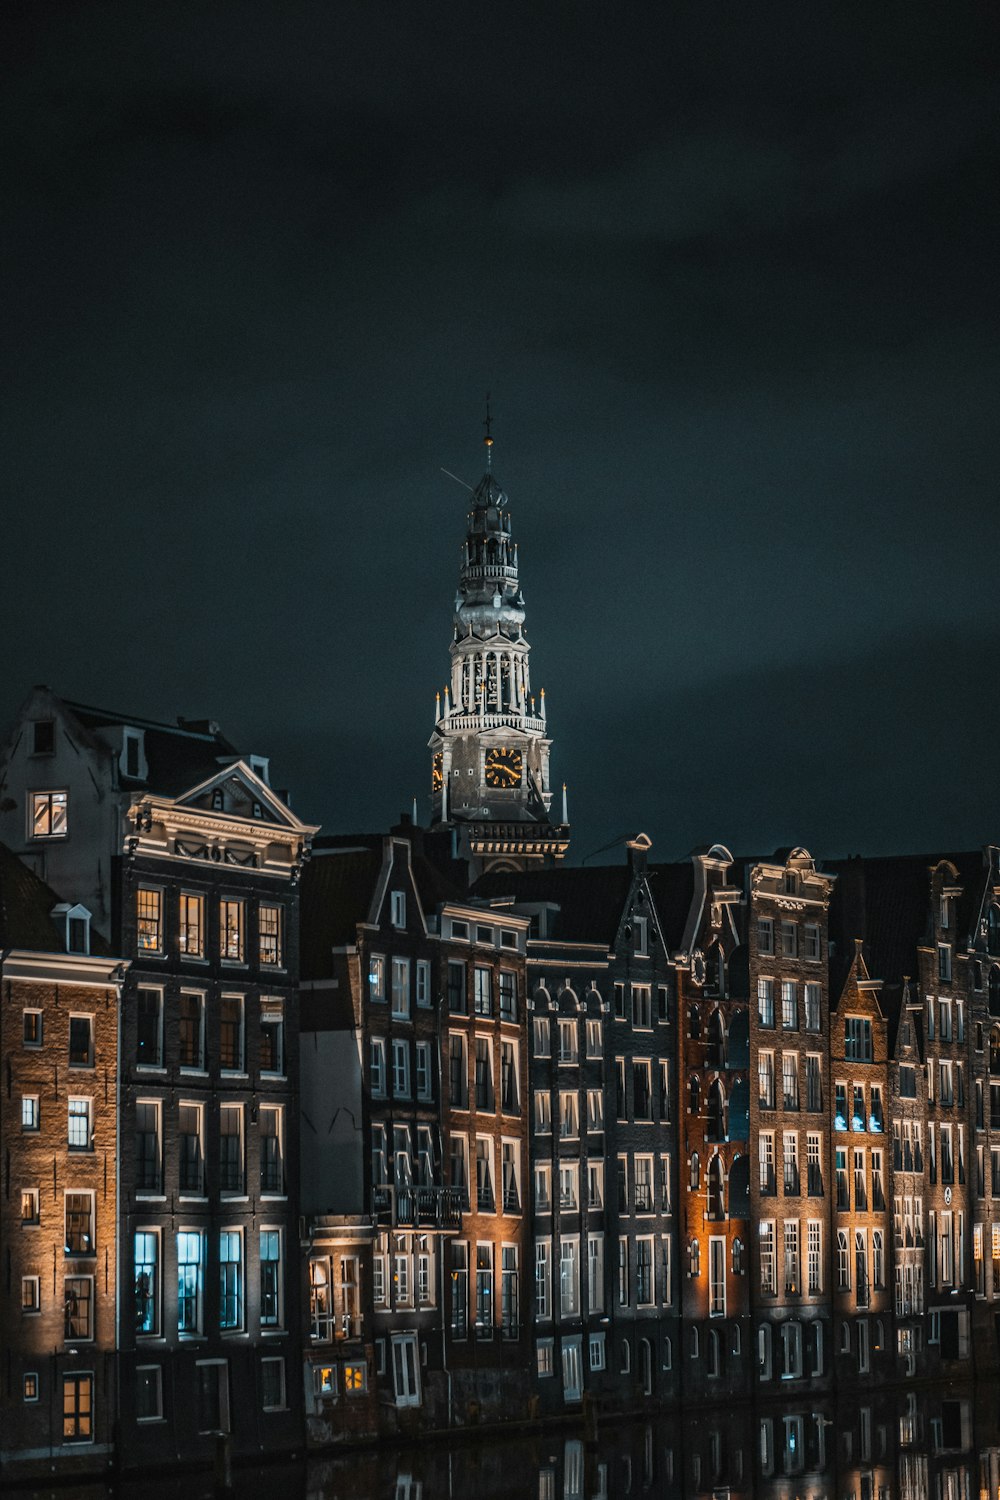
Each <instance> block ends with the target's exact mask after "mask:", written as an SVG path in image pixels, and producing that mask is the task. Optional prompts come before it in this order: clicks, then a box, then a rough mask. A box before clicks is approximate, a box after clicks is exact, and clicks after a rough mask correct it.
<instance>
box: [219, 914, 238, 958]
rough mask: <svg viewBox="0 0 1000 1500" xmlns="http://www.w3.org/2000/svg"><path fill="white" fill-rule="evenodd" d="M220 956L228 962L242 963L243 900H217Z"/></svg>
mask: <svg viewBox="0 0 1000 1500" xmlns="http://www.w3.org/2000/svg"><path fill="white" fill-rule="evenodd" d="M219 950H220V957H221V958H223V959H224V960H226V961H227V962H229V963H240V964H241V963H242V962H243V954H244V941H243V902H242V901H231V900H226V899H223V900H222V901H220V902H219Z"/></svg>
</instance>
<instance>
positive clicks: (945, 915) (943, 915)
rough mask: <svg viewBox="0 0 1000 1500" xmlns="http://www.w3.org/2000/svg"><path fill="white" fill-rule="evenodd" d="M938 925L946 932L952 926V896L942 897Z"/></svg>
mask: <svg viewBox="0 0 1000 1500" xmlns="http://www.w3.org/2000/svg"><path fill="white" fill-rule="evenodd" d="M938 923H939V925H940V927H941V928H942V929H943V930H944V931H947V930H948V928H949V927H950V926H951V898H950V896H942V897H941V905H940V908H939V913H938Z"/></svg>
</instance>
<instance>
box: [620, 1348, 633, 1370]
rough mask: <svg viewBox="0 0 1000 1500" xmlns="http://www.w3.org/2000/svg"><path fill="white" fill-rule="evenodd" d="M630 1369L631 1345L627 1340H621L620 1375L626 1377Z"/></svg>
mask: <svg viewBox="0 0 1000 1500" xmlns="http://www.w3.org/2000/svg"><path fill="white" fill-rule="evenodd" d="M631 1368H632V1345H631V1344H630V1343H629V1341H628V1339H622V1374H623V1375H627V1374H628V1373H629V1371H630V1370H631Z"/></svg>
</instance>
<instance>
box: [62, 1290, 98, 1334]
mask: <svg viewBox="0 0 1000 1500" xmlns="http://www.w3.org/2000/svg"><path fill="white" fill-rule="evenodd" d="M63 1299H64V1315H63V1337H64V1338H65V1339H67V1341H69V1340H73V1339H92V1338H93V1337H94V1278H93V1277H92V1276H66V1277H64V1278H63Z"/></svg>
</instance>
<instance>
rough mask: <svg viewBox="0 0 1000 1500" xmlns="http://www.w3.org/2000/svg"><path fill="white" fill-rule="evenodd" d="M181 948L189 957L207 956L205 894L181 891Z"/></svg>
mask: <svg viewBox="0 0 1000 1500" xmlns="http://www.w3.org/2000/svg"><path fill="white" fill-rule="evenodd" d="M180 949H181V952H182V953H183V954H185V955H186V956H187V957H188V958H204V956H205V898H204V896H192V895H189V894H187V893H186V892H182V893H181V898H180Z"/></svg>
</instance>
